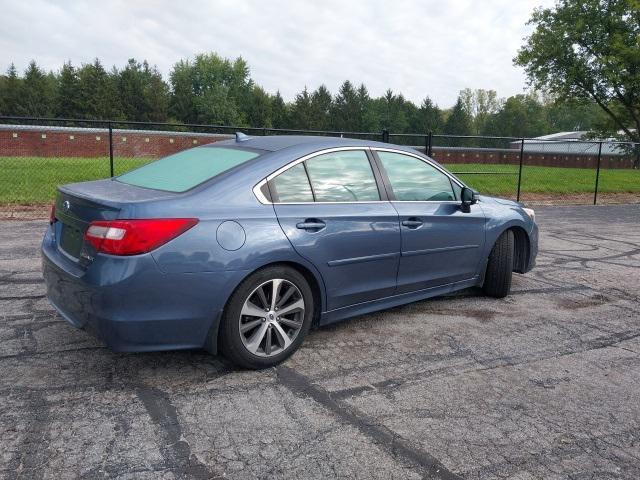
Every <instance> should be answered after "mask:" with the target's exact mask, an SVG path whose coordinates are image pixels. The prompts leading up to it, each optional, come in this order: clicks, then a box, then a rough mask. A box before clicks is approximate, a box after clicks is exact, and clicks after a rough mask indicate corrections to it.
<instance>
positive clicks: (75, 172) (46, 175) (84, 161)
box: [0, 157, 149, 204]
mask: <svg viewBox="0 0 640 480" xmlns="http://www.w3.org/2000/svg"><path fill="white" fill-rule="evenodd" d="M147 162H149V159H146V158H115V159H114V173H115V174H116V175H119V174H121V173H124V172H126V171H127V170H131V169H132V168H135V167H137V166H140V165H143V164H145V163H147ZM109 176H110V174H109V157H96V158H71V157H61V158H46V157H0V204H2V203H25V204H31V203H49V202H51V200H52V199H53V198H54V196H55V191H56V187H57V186H58V185H63V184H65V183H73V182H83V181H86V180H98V179H100V178H108V177H109Z"/></svg>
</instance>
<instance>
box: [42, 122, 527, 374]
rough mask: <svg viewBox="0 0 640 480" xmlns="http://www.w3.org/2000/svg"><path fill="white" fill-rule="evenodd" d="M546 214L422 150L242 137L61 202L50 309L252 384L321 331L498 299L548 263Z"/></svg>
mask: <svg viewBox="0 0 640 480" xmlns="http://www.w3.org/2000/svg"><path fill="white" fill-rule="evenodd" d="M537 250H538V228H537V226H536V223H535V215H534V212H533V211H532V210H530V209H527V208H523V207H522V206H521V205H520V204H518V203H515V202H512V201H508V200H501V199H497V198H491V197H486V196H481V195H478V194H477V193H476V192H474V191H473V190H471V189H470V188H468V187H467V186H465V184H464V183H463V182H461V181H460V180H459V179H458V178H456V177H455V176H453V175H452V174H451V173H449V172H447V171H446V170H445V169H444V168H442V167H441V166H440V165H438V164H437V163H436V162H435V161H433V160H432V159H430V158H428V157H426V156H424V155H422V154H420V153H418V152H417V151H416V150H413V149H411V148H408V147H401V146H395V145H391V144H386V143H378V142H368V141H361V140H350V139H343V138H330V137H298V136H271V137H268V136H265V137H258V138H251V137H247V136H244V135H242V134H237V135H236V138H235V140H228V141H223V142H217V143H215V144H211V145H207V146H203V147H198V148H193V149H190V150H186V151H183V152H179V153H176V154H174V155H171V156H168V157H165V158H162V159H160V160H157V161H155V162H152V163H150V164H147V165H145V166H143V167H141V168H138V169H136V170H133V171H131V172H128V173H125V174H124V175H121V176H119V177H115V178H112V179H108V180H99V181H92V182H83V183H75V184H70V185H65V186H61V187H59V191H58V194H57V198H56V201H55V204H54V206H53V208H52V214H51V218H50V225H49V227H48V228H47V231H46V233H45V236H44V240H43V243H42V258H43V263H42V265H43V274H44V278H45V282H46V286H47V296H48V298H49V300H50V302H51V303H52V305H53V306H54V307H55V308H56V310H57V311H58V312H59V313H60V315H62V316H63V317H64V318H65V319H67V320H68V321H69V322H70V323H71V324H73V325H74V326H76V327H78V328H83V329H86V330H87V331H90V332H92V333H93V334H95V335H96V336H97V337H98V338H100V339H101V340H102V341H104V342H105V343H106V344H107V346H109V347H110V348H111V349H113V350H115V351H127V352H132V351H151V350H171V349H186V348H203V347H204V348H206V349H207V350H209V351H210V352H212V353H214V354H215V353H217V352H218V351H221V352H222V353H223V354H224V355H226V356H227V357H228V358H229V359H231V360H232V361H233V362H235V363H236V364H238V365H241V366H244V367H247V368H264V367H269V366H273V365H275V364H277V363H279V362H281V361H282V360H284V359H286V358H287V357H289V356H290V355H291V354H292V353H293V352H294V351H295V350H296V349H297V348H298V347H299V346H300V344H301V343H302V342H303V340H304V338H305V336H306V335H307V332H308V331H309V329H310V328H311V326H312V325H326V324H328V323H332V322H335V321H338V320H342V319H345V318H348V317H353V316H355V315H361V314H365V313H369V312H373V311H376V310H380V309H384V308H389V307H393V306H397V305H402V304H406V303H409V302H415V301H417V300H422V299H425V298H428V297H433V296H436V295H442V294H446V293H449V292H453V291H456V290H461V289H464V288H469V287H473V286H481V287H482V288H483V290H484V292H485V293H486V294H487V295H490V296H493V297H504V296H505V295H507V294H508V293H509V290H510V287H511V276H512V272H518V273H526V272H528V271H529V270H530V269H531V268H532V267H533V266H534V263H535V259H536V254H537Z"/></svg>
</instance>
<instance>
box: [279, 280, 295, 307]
mask: <svg viewBox="0 0 640 480" xmlns="http://www.w3.org/2000/svg"><path fill="white" fill-rule="evenodd" d="M295 291H296V289H295V287H294V286H293V285H288V286H287V291H286V292H285V293H284V295H282V296H281V297H280V298H279V299H278V303H276V307H278V308H281V307H282V305H284V304H285V303H287V300H289V299H290V298H291V295H293V293H294V292H295Z"/></svg>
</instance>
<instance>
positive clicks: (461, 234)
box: [376, 151, 485, 293]
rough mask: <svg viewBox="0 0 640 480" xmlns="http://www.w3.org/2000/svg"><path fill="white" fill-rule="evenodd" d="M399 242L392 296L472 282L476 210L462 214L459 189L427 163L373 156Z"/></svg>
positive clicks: (479, 239)
mask: <svg viewBox="0 0 640 480" xmlns="http://www.w3.org/2000/svg"><path fill="white" fill-rule="evenodd" d="M376 153H377V158H378V159H379V163H380V166H381V170H382V173H383V175H384V176H386V181H387V184H388V186H390V190H391V192H389V194H390V195H392V196H393V199H392V204H393V206H394V207H395V209H396V210H397V212H398V216H399V223H400V232H401V237H402V247H401V257H400V265H399V269H398V286H397V290H396V293H405V292H411V291H416V290H422V289H426V288H431V287H435V286H441V285H446V284H450V283H455V282H459V281H463V280H468V279H471V278H473V277H474V276H476V275H477V274H478V268H479V266H480V260H481V259H480V252H481V251H482V247H483V245H484V229H485V216H484V214H483V212H482V209H481V207H480V205H477V204H476V205H472V206H471V212H469V213H464V212H462V211H461V210H460V201H459V199H458V197H459V186H458V185H457V184H456V183H455V181H454V180H452V179H450V177H449V176H447V175H446V174H445V173H444V172H443V171H441V170H440V169H438V168H436V167H435V166H434V165H431V164H430V163H428V162H427V161H426V160H423V159H422V158H419V157H414V156H411V155H407V154H401V153H396V152H386V151H377V152H376Z"/></svg>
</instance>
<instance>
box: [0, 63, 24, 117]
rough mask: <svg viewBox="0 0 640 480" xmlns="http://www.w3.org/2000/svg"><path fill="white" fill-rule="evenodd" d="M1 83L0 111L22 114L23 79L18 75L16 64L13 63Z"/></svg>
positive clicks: (8, 113) (6, 113)
mask: <svg viewBox="0 0 640 480" xmlns="http://www.w3.org/2000/svg"><path fill="white" fill-rule="evenodd" d="M2 80H3V81H2V83H0V113H1V114H2V115H20V110H21V109H20V99H21V97H22V79H21V78H20V77H18V72H17V70H16V66H15V65H14V64H13V63H12V64H11V65H10V66H9V68H8V69H7V75H6V76H4V77H2Z"/></svg>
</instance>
